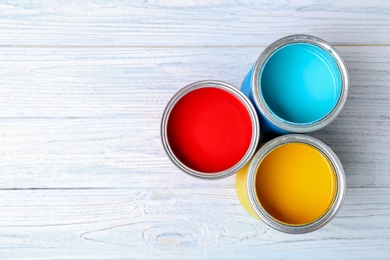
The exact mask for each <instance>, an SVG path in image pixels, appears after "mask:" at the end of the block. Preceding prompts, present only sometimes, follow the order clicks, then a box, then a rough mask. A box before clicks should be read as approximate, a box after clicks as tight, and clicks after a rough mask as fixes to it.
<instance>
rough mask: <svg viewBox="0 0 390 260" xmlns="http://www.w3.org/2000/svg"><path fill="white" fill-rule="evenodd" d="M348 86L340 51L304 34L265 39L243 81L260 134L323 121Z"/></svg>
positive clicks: (309, 127)
mask: <svg viewBox="0 0 390 260" xmlns="http://www.w3.org/2000/svg"><path fill="white" fill-rule="evenodd" d="M294 84H295V85H294ZM349 89H350V81H349V74H348V69H347V66H346V64H345V62H344V60H343V58H342V57H341V55H340V53H339V52H338V51H337V50H336V49H335V48H334V47H333V46H332V45H331V44H329V43H328V42H326V41H324V40H322V39H320V38H318V37H315V36H311V35H303V34H297V35H291V36H287V37H284V38H281V39H279V40H277V41H276V42H274V43H272V44H271V45H269V46H268V47H267V48H266V49H265V50H264V52H263V53H262V54H261V55H260V57H259V58H258V60H257V61H256V63H255V64H254V65H253V66H252V68H251V70H250V71H249V73H248V74H247V75H246V77H245V79H244V81H243V83H242V86H241V90H242V91H243V92H244V93H245V95H246V96H248V97H249V99H250V100H251V101H252V102H253V103H254V104H255V107H256V109H257V111H258V113H259V116H260V123H261V126H262V128H261V133H262V134H266V133H276V134H286V133H307V132H312V131H316V130H318V129H321V128H323V127H325V126H326V125H328V124H330V123H331V122H332V121H333V120H335V118H336V117H337V116H338V115H339V114H340V112H341V111H342V109H343V107H344V106H345V104H346V102H347V98H348V93H349ZM294 90H296V91H295V92H294Z"/></svg>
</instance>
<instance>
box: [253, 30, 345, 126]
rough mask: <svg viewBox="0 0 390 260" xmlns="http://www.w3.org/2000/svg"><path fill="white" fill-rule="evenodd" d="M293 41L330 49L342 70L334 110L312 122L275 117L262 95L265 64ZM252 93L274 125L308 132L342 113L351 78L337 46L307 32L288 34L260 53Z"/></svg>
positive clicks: (255, 68)
mask: <svg viewBox="0 0 390 260" xmlns="http://www.w3.org/2000/svg"><path fill="white" fill-rule="evenodd" d="M292 43H310V44H314V45H316V46H318V47H320V48H322V49H324V50H325V51H328V52H329V53H330V54H331V55H332V56H333V57H334V59H335V60H336V62H337V66H338V68H339V70H340V75H341V83H342V84H341V93H340V98H339V100H338V102H337V104H336V106H335V107H334V108H333V110H332V111H331V112H330V113H329V114H328V115H326V116H325V117H324V118H322V119H321V120H319V121H316V122H313V123H311V124H295V123H292V122H288V121H282V120H280V119H279V118H277V117H275V116H274V115H273V114H272V113H271V112H270V111H269V109H268V107H267V105H266V104H265V102H264V100H263V99H262V98H261V97H260V83H259V78H260V73H261V70H262V68H263V66H264V65H265V63H266V61H267V60H268V58H269V57H270V56H271V55H272V54H273V53H274V52H275V51H276V50H278V49H279V48H281V47H283V46H286V45H288V44H292ZM251 82H252V84H251V85H252V93H253V96H254V100H255V103H256V106H257V108H258V109H259V110H260V112H261V113H262V115H263V116H264V117H265V118H266V119H267V120H268V121H270V122H271V123H272V124H273V125H275V126H277V127H278V128H280V129H283V130H285V131H287V132H290V133H307V132H313V131H316V130H319V129H321V128H323V127H325V126H327V125H328V124H330V123H331V122H332V121H333V120H335V119H336V118H337V116H338V115H339V114H340V113H341V111H342V110H343V108H344V106H345V104H346V103H347V99H348V95H349V90H350V80H349V73H348V68H347V65H346V63H345V61H344V59H343V58H342V56H341V54H340V53H339V52H338V51H337V50H336V48H335V47H333V46H332V45H331V44H330V43H328V42H326V41H325V40H323V39H321V38H318V37H315V36H312V35H307V34H293V35H289V36H286V37H284V38H281V39H279V40H277V41H275V42H273V43H272V44H271V45H269V46H268V47H267V48H266V49H265V50H264V51H263V52H262V54H261V55H260V57H259V58H258V59H257V61H256V63H255V66H254V69H253V73H252V78H251Z"/></svg>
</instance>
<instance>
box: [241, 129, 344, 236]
mask: <svg viewBox="0 0 390 260" xmlns="http://www.w3.org/2000/svg"><path fill="white" fill-rule="evenodd" d="M288 145H289V146H290V148H289V149H291V145H292V146H296V145H299V146H302V147H304V149H306V150H305V151H303V150H302V151H303V152H299V151H298V150H295V155H294V153H293V152H291V151H292V150H290V151H289V153H286V155H287V156H288V157H292V158H289V159H292V160H295V158H302V157H305V156H307V158H306V159H305V160H306V161H307V162H309V163H312V162H313V161H316V160H317V159H316V158H315V157H316V156H317V155H315V154H311V155H310V154H305V153H306V151H309V150H307V149H313V150H312V151H318V153H320V154H319V155H318V156H317V157H318V158H320V157H319V156H323V157H324V158H323V159H324V160H323V159H320V160H321V161H318V162H320V163H322V162H324V163H326V162H325V161H328V162H329V167H330V168H324V169H323V170H324V171H323V172H324V175H321V176H320V175H317V174H322V173H321V171H322V169H320V168H321V167H324V165H318V166H317V167H312V168H311V170H310V169H309V168H306V169H303V171H308V170H307V169H309V171H308V174H310V175H304V174H305V173H299V174H300V175H302V176H303V177H305V176H306V178H307V176H309V178H307V179H313V180H314V182H315V183H316V185H314V186H313V185H312V184H313V182H312V180H307V179H300V178H301V177H302V176H297V175H294V174H296V172H298V171H301V170H302V169H301V168H299V169H295V170H296V171H295V173H294V174H293V175H288V174H287V173H281V174H286V175H280V176H287V177H286V179H284V180H281V179H279V180H278V181H277V182H276V181H275V182H272V181H270V180H268V179H266V178H269V177H270V174H272V176H271V177H272V178H274V177H273V176H275V174H280V172H279V173H276V172H272V167H273V166H272V159H271V161H270V160H268V161H266V160H267V158H268V157H269V156H272V154H273V153H274V155H273V156H276V157H274V158H273V160H274V161H273V162H274V163H275V165H279V166H280V164H285V165H284V166H283V167H286V169H288V171H290V170H291V172H294V169H292V168H291V167H294V166H291V165H288V163H286V162H285V160H284V159H283V158H282V155H283V153H281V151H278V150H277V149H280V148H281V147H285V148H286V147H287V146H288ZM306 146H307V147H306ZM302 147H301V148H302ZM293 148H294V147H293ZM295 148H296V147H295ZM295 148H294V149H295ZM301 148H299V149H301ZM285 151H288V150H285ZM312 151H311V150H310V153H312ZM277 156H279V157H277ZM294 156H295V157H294ZM305 160H303V161H305ZM306 161H305V162H306ZM316 162H317V161H316ZM270 163H271V164H270ZM262 164H264V165H263V166H262ZM295 165H298V164H295ZM279 166H278V167H279ZM262 167H263V168H262ZM267 167H268V168H267ZM264 169H268V171H269V172H264V171H263V170H264ZM261 171H263V172H261ZM327 171H328V173H329V174H331V175H329V176H333V177H332V179H330V178H328V177H327V176H328V175H327V174H328V173H327ZM267 174H268V177H266V176H267ZM320 177H321V178H320ZM297 182H299V183H297ZM328 182H329V183H331V186H327V183H328ZM273 184H276V185H277V186H276V185H275V186H272V185H273ZM267 185H268V186H267ZM307 185H312V186H310V187H309V186H307ZM273 188H275V191H273V190H272V189H273ZM261 189H269V190H270V192H271V193H272V192H274V193H277V192H279V193H280V194H281V197H277V196H274V197H272V198H271V199H269V198H264V196H269V194H271V193H270V192H269V191H265V192H263V193H262V191H261ZM236 190H237V195H238V198H239V200H240V202H241V204H242V205H243V206H244V208H245V209H246V210H247V211H248V212H249V213H250V214H251V215H253V216H255V217H256V218H258V219H261V220H263V221H264V222H265V223H266V224H267V225H269V226H270V227H272V228H274V229H276V230H279V231H282V232H285V233H290V234H302V233H307V232H311V231H314V230H317V229H319V228H320V227H322V226H324V225H325V224H327V223H328V222H329V221H330V220H331V219H332V218H333V217H334V216H335V215H336V213H337V212H338V210H339V209H340V206H341V204H342V201H343V198H344V195H345V190H346V180H345V175H344V170H343V167H342V164H341V162H340V160H339V159H338V157H337V155H336V154H335V153H334V152H333V151H332V150H331V149H330V148H329V147H328V146H327V145H326V144H324V143H323V142H321V141H320V140H318V139H316V138H314V137H310V136H306V135H301V134H288V135H283V136H279V137H277V138H275V139H273V140H271V141H269V142H267V143H266V144H264V145H263V146H262V147H261V148H260V149H259V151H258V152H257V153H256V154H255V156H254V158H253V159H252V161H251V162H250V163H248V165H246V166H245V167H244V168H243V169H242V170H241V171H239V172H238V173H237V175H236ZM311 192H313V194H311ZM280 194H279V195H280ZM302 194H303V195H302ZM329 194H331V196H329ZM262 196H263V197H262ZM283 196H284V197H283ZM290 196H292V197H294V196H296V197H297V198H298V200H295V201H294V199H295V198H291V197H290ZM307 196H308V197H307ZM282 198H284V201H278V200H281V199H282ZM324 198H326V201H325V200H324ZM325 202H326V204H325ZM267 203H270V205H267ZM299 204H302V205H301V206H302V207H301V206H300V205H299ZM321 204H323V205H324V206H323V207H322V206H321ZM313 205H314V208H318V210H317V209H313V208H312V207H313ZM280 206H283V207H289V208H288V209H285V208H280ZM300 207H301V208H300ZM320 207H322V208H320ZM275 212H276V213H275ZM283 213H286V214H290V215H288V216H287V217H286V218H285V219H283V216H282V214H283ZM312 213H313V214H314V215H313V214H312ZM294 214H296V216H295V217H294ZM311 214H312V216H310V215H311ZM281 216H282V217H281ZM299 218H302V219H304V220H302V221H301V220H299ZM286 219H289V220H286ZM307 219H310V220H309V221H307ZM290 220H291V221H290Z"/></svg>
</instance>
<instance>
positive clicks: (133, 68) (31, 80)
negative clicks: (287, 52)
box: [0, 46, 390, 120]
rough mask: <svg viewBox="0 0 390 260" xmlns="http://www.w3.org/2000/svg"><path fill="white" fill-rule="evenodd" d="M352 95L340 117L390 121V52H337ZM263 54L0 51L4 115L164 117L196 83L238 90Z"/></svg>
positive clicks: (151, 50) (169, 50)
mask: <svg viewBox="0 0 390 260" xmlns="http://www.w3.org/2000/svg"><path fill="white" fill-rule="evenodd" d="M338 49H339V51H340V52H341V54H342V55H343V57H344V58H345V60H346V62H347V65H348V67H349V72H350V77H351V86H352V87H351V95H350V98H349V101H348V105H347V107H346V108H345V110H344V111H343V115H345V116H352V117H355V118H363V117H364V118H367V117H370V118H371V119H373V120H374V119H375V120H385V119H389V118H390V109H389V106H390V105H389V100H390V88H389V87H388V84H389V82H390V46H388V47H387V46H385V47H383V46H381V47H339V48H338ZM263 50H264V48H238V47H237V48H181V49H177V48H163V49H160V48H98V49H89V48H86V49H85V48H76V49H74V48H43V49H41V48H38V49H37V48H16V49H15V48H0V84H1V88H0V117H118V116H121V117H122V116H125V117H134V118H140V117H144V119H143V120H147V118H146V117H156V118H157V117H160V116H161V114H162V111H163V109H164V107H165V105H166V103H167V102H168V100H169V99H170V98H171V96H172V95H173V94H174V93H175V92H176V91H178V90H179V89H180V88H182V87H183V86H185V85H186V84H189V83H191V82H194V81H197V80H203V79H217V80H223V81H226V82H229V83H231V84H233V85H235V86H237V87H239V86H240V85H241V82H242V80H243V78H244V76H245V75H246V73H247V72H248V71H249V69H250V68H251V66H252V64H253V63H254V62H255V61H256V59H257V58H258V56H259V55H260V53H261V52H262V51H263Z"/></svg>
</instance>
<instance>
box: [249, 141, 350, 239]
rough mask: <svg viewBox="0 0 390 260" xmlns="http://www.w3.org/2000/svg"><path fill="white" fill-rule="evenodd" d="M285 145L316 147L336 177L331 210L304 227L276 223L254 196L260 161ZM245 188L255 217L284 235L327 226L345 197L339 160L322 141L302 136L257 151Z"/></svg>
mask: <svg viewBox="0 0 390 260" xmlns="http://www.w3.org/2000/svg"><path fill="white" fill-rule="evenodd" d="M287 143H305V144H309V145H312V146H314V147H316V148H317V149H319V150H320V151H321V152H322V153H323V154H324V155H325V156H327V158H328V159H329V161H330V162H331V163H332V165H333V167H334V170H335V173H336V176H337V191H336V196H335V199H334V201H333V203H332V206H331V208H329V209H328V211H327V212H326V213H325V214H324V215H323V216H321V217H320V218H318V219H317V220H315V221H313V222H311V223H309V224H305V225H288V224H284V223H282V222H279V221H277V220H276V219H274V218H273V217H272V216H271V215H270V214H268V212H266V210H265V209H264V208H263V207H262V206H261V204H260V202H259V200H258V198H257V195H256V190H255V182H256V175H257V169H258V167H259V165H260V163H261V161H262V160H263V158H264V157H265V156H266V155H267V154H268V153H269V152H271V151H272V150H273V149H275V148H276V147H278V146H280V145H283V144H287ZM246 186H247V193H248V198H249V201H250V203H251V205H252V207H253V209H254V211H255V212H256V214H257V216H258V217H259V218H260V219H262V220H263V221H264V222H265V223H266V224H267V225H269V226H270V227H272V228H274V229H276V230H279V231H282V232H285V233H289V234H303V233H308V232H311V231H314V230H317V229H319V228H320V227H322V226H324V225H325V224H327V223H328V222H329V221H330V220H331V219H332V218H333V217H334V216H335V215H336V214H337V212H338V211H339V209H340V207H341V205H342V202H343V199H344V196H345V190H346V179H345V174H344V169H343V166H342V164H341V162H340V160H339V158H338V157H337V155H336V154H335V153H334V152H333V151H332V149H331V148H330V147H329V146H327V145H326V144H325V143H323V142H322V141H320V140H318V139H316V138H314V137H311V136H307V135H302V134H288V135H282V136H279V137H277V138H275V139H273V140H271V141H269V142H268V143H266V144H265V145H264V146H262V147H261V148H260V149H259V151H258V152H257V153H256V154H255V156H254V157H253V160H252V162H251V164H250V166H249V169H248V177H247V183H246Z"/></svg>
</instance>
